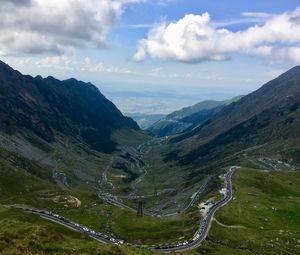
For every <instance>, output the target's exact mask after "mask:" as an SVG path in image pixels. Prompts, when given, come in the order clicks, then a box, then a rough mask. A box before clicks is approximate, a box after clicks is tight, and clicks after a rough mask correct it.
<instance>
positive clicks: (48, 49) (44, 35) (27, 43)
mask: <svg viewBox="0 0 300 255" xmlns="http://www.w3.org/2000/svg"><path fill="white" fill-rule="evenodd" d="M141 1H142V0H51V1H45V0H20V1H19V0H18V1H17V0H13V1H8V0H4V1H1V5H0V17H1V19H0V47H1V54H2V55H20V54H44V53H46V54H55V55H62V54H64V53H65V52H67V51H70V50H72V49H74V48H80V47H88V46H93V47H105V46H106V42H105V36H106V33H107V32H108V30H109V29H110V28H111V27H112V26H113V25H114V24H115V23H116V21H117V20H118V19H119V18H120V16H121V15H122V13H123V10H124V6H125V5H126V4H129V3H134V2H141Z"/></svg>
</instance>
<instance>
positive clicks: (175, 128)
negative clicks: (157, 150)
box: [148, 97, 241, 136]
mask: <svg viewBox="0 0 300 255" xmlns="http://www.w3.org/2000/svg"><path fill="white" fill-rule="evenodd" d="M240 98H241V97H236V98H233V99H231V100H226V101H215V100H206V101H202V102H200V103H197V104H195V105H193V106H189V107H185V108H183V109H181V110H178V111H175V112H173V113H171V114H169V115H167V116H165V117H164V118H162V119H160V120H159V121H157V122H156V123H154V124H153V125H152V126H151V127H149V128H148V130H149V131H150V132H151V133H153V134H155V135H158V136H169V135H174V134H178V133H181V132H183V131H186V130H187V129H188V128H193V127H195V126H197V125H199V124H201V123H203V122H205V121H206V120H208V119H209V118H211V117H212V116H213V115H215V114H216V113H217V112H219V111H220V110H221V109H222V108H223V107H224V106H225V105H228V104H230V103H232V102H234V101H237V100H239V99H240Z"/></svg>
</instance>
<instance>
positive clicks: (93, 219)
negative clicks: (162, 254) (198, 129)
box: [0, 168, 300, 255]
mask: <svg viewBox="0 0 300 255" xmlns="http://www.w3.org/2000/svg"><path fill="white" fill-rule="evenodd" d="M2 170H3V169H2ZM6 170H7V171H9V168H6ZM2 173H3V172H2ZM23 178H25V177H23ZM6 179H7V178H6ZM0 182H1V181H0ZM233 186H234V199H233V200H232V201H231V202H230V203H229V204H228V205H226V206H225V207H223V208H222V209H220V211H218V212H217V213H216V215H215V218H216V220H215V221H214V222H213V224H212V228H211V230H210V232H209V235H208V237H207V239H206V240H205V241H204V242H203V243H202V245H201V247H199V248H198V249H196V250H193V251H189V252H185V253H182V254H222V255H224V254H225V255H226V254H230V255H231V254H274V255H275V254H297V251H299V248H300V231H299V229H300V215H299V212H300V203H299V202H300V190H299V186H300V172H299V171H262V170H255V169H249V168H241V169H239V170H238V171H237V172H236V174H235V176H234V178H233ZM0 188H1V191H2V194H3V192H4V193H5V191H6V190H7V188H8V187H5V184H3V183H1V186H0ZM48 188H49V187H48ZM17 195H18V194H16V196H17ZM0 197H1V204H2V206H1V207H0V225H1V228H0V254H25V255H27V254H28V255H29V254H57V255H60V254H74V253H76V254H152V252H151V251H148V250H144V249H134V248H130V247H124V246H122V247H118V246H108V245H103V244H100V243H98V242H96V241H94V240H92V239H89V238H87V237H85V236H84V235H82V234H80V233H76V232H74V231H72V230H69V229H66V228H64V227H62V226H60V225H57V224H55V223H52V222H48V221H46V220H43V219H41V218H38V217H36V216H34V215H29V214H24V213H23V212H20V211H16V210H15V209H9V208H7V207H6V206H5V204H7V203H9V201H12V200H13V199H12V200H10V199H7V198H6V199H5V197H3V196H0ZM25 197H26V196H25ZM79 199H80V201H81V202H82V204H81V207H80V208H76V206H75V205H74V207H72V208H73V209H72V208H69V209H67V210H65V215H67V216H68V217H69V218H71V219H73V220H74V221H78V222H79V223H82V224H87V225H89V226H91V227H93V226H94V227H97V226H98V229H99V228H100V229H101V228H105V227H107V226H105V225H104V224H105V223H106V222H109V219H110V220H111V222H110V223H109V228H111V231H113V232H115V234H117V235H121V236H122V237H126V238H127V239H128V240H130V241H133V240H135V241H137V240H138V239H140V240H142V241H143V242H149V241H150V240H151V239H152V241H153V240H155V237H157V238H158V239H156V240H158V241H160V242H161V241H163V240H168V238H169V240H171V239H172V240H173V241H174V239H176V235H177V234H176V233H178V234H179V233H180V232H181V231H187V230H188V229H189V226H192V225H196V224H195V223H196V222H197V221H198V219H197V217H195V216H193V214H195V213H197V211H196V210H195V211H194V212H193V211H192V212H190V213H188V214H185V215H183V216H182V217H183V218H175V219H174V218H173V219H171V220H164V219H158V218H150V217H149V218H148V217H144V218H143V219H142V220H140V219H138V218H136V215H135V214H130V212H127V211H126V210H119V209H116V208H114V207H110V206H109V205H105V204H103V205H101V204H100V205H97V206H95V207H94V209H92V210H91V208H93V207H91V208H89V207H88V206H87V205H92V203H91V202H92V200H93V199H92V197H90V196H89V195H87V194H84V195H83V194H81V196H79ZM24 202H27V203H30V201H29V200H28V201H24ZM32 202H33V203H37V201H32ZM36 206H37V204H36ZM48 206H50V205H48ZM44 207H45V204H44ZM50 207H52V210H55V208H56V210H57V209H58V210H60V211H61V212H63V209H62V208H63V207H65V206H62V207H61V206H60V205H59V204H56V206H55V203H53V204H52V205H51V206H50ZM59 208H61V209H59ZM97 208H98V209H97ZM105 208H106V209H105ZM109 208H110V209H109ZM191 213H192V214H191ZM101 215H102V216H101ZM194 217H195V218H194ZM101 222H102V223H101ZM134 222H136V223H134ZM176 222H177V223H176ZM193 231H194V230H193V228H191V229H190V230H188V231H187V232H186V234H185V235H186V236H191V235H192V233H193ZM170 238H171V239H170ZM177 238H180V236H178V237H177Z"/></svg>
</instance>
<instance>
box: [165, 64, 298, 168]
mask: <svg viewBox="0 0 300 255" xmlns="http://www.w3.org/2000/svg"><path fill="white" fill-rule="evenodd" d="M299 127H300V66H297V67H294V68H292V69H291V70H289V71H287V72H286V73H284V74H282V75H280V76H279V77H278V78H276V79H274V80H272V81H270V82H268V83H267V84H265V85H263V86H262V87H261V88H260V89H258V90H257V91H255V92H253V93H251V94H249V95H247V96H244V97H243V98H241V99H240V100H238V101H237V102H233V103H231V104H229V105H227V106H225V107H223V108H222V109H221V110H220V111H219V112H218V113H216V114H215V115H214V116H213V117H212V118H210V119H208V120H207V121H205V122H204V123H202V124H200V125H199V126H197V127H196V128H194V129H192V130H189V131H188V132H186V133H183V134H180V135H178V136H176V137H173V138H172V139H171V143H172V147H173V148H174V147H175V148H176V149H174V150H173V151H172V152H170V153H168V156H167V157H166V160H170V159H176V160H179V161H180V162H181V163H183V164H191V163H197V164H207V163H208V162H212V161H213V162H217V161H220V160H224V159H226V158H228V157H231V158H234V157H236V156H238V155H241V154H243V153H244V154H245V153H248V152H249V151H255V153H261V154H262V155H266V154H269V155H272V156H274V157H276V158H279V159H282V158H284V159H285V160H287V161H289V162H294V163H295V164H296V163H299V162H300V141H299V140H300V128H299ZM174 145H176V146H174ZM245 150H246V151H245Z"/></svg>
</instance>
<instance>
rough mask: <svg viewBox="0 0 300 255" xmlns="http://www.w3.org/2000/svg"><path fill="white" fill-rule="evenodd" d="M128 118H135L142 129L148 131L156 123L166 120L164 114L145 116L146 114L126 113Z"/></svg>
mask: <svg viewBox="0 0 300 255" xmlns="http://www.w3.org/2000/svg"><path fill="white" fill-rule="evenodd" d="M125 115H126V116H129V117H131V118H133V119H134V120H135V121H136V122H137V123H138V125H139V127H140V128H141V129H148V128H150V127H151V126H152V125H153V124H154V123H156V122H157V121H159V120H161V119H162V118H164V117H165V116H166V115H164V114H144V113H126V114H125Z"/></svg>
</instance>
